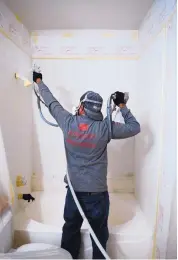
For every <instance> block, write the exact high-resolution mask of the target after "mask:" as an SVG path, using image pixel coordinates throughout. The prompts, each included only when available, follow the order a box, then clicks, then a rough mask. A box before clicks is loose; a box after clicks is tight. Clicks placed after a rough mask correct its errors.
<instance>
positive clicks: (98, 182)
mask: <svg viewBox="0 0 178 260" xmlns="http://www.w3.org/2000/svg"><path fill="white" fill-rule="evenodd" d="M38 87H39V92H40V95H41V96H42V98H43V100H44V101H45V103H46V105H47V106H48V108H49V111H50V113H51V115H52V116H53V117H54V118H55V120H56V122H57V123H58V125H59V127H60V128H61V130H62V132H63V136H64V144H65V152H66V158H67V169H68V173H69V177H70V180H71V183H72V186H73V188H74V190H75V191H79V192H103V191H107V167H108V158H107V144H108V143H109V142H110V138H109V126H108V120H107V117H106V118H105V119H104V120H102V121H95V120H92V119H91V118H89V117H87V116H86V115H82V116H79V115H76V116H75V115H72V114H71V113H70V112H68V111H66V110H65V109H64V108H63V107H62V106H61V104H60V103H59V102H58V101H57V100H56V99H55V98H54V96H53V95H52V93H51V92H50V90H49V89H48V87H47V86H46V85H45V84H44V83H43V82H41V83H40V84H38ZM121 113H122V116H123V118H124V120H125V124H122V123H116V122H112V129H113V139H124V138H129V137H132V136H135V135H136V134H138V133H139V132H140V125H139V123H138V122H137V120H136V119H135V117H134V116H133V115H132V113H131V112H130V110H129V109H128V108H127V107H124V108H122V109H121ZM59 156H60V155H59Z"/></svg>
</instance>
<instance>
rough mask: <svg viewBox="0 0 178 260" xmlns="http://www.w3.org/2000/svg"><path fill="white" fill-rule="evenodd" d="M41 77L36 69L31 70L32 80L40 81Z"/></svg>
mask: <svg viewBox="0 0 178 260" xmlns="http://www.w3.org/2000/svg"><path fill="white" fill-rule="evenodd" d="M42 78H43V76H42V74H41V73H38V72H36V71H33V81H34V82H35V83H37V84H38V83H40V82H41V80H42Z"/></svg>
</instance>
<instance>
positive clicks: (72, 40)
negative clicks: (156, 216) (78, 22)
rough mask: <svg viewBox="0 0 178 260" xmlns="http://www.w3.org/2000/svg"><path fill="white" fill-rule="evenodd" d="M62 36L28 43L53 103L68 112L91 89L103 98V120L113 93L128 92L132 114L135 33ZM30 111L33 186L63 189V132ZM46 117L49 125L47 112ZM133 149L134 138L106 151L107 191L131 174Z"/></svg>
mask: <svg viewBox="0 0 178 260" xmlns="http://www.w3.org/2000/svg"><path fill="white" fill-rule="evenodd" d="M35 33H36V34H37V35H36V36H35ZM66 34H67V32H63V31H38V32H33V38H32V40H33V41H32V43H33V57H34V62H35V63H37V65H39V66H40V68H41V70H42V72H43V75H44V82H45V83H46V84H47V85H48V86H49V88H50V89H51V91H52V92H53V94H54V95H55V96H56V98H58V99H59V100H60V102H61V103H62V104H63V106H64V107H65V108H66V109H68V110H69V111H72V106H74V105H75V106H76V105H78V103H79V98H80V96H81V95H82V94H83V93H84V92H86V91H87V90H94V91H96V92H99V93H100V94H101V95H102V97H103V98H104V106H103V114H104V115H106V102H107V99H108V97H109V95H110V94H111V93H113V92H114V91H116V90H120V91H129V92H130V97H131V98H130V101H129V103H128V106H129V107H130V108H131V109H132V108H133V113H134V99H135V87H136V78H137V60H136V59H137V45H138V41H137V32H135V31H124V32H120V31H110V32H105V31H72V32H70V34H72V36H71V37H66ZM106 35H107V36H108V35H109V37H107V36H106ZM94 49H96V50H98V51H94ZM67 50H68V52H67ZM33 109H34V118H35V124H36V133H34V136H35V146H34V155H35V156H34V172H35V174H36V177H35V179H36V180H38V181H34V182H36V183H37V182H38V183H39V182H40V183H41V182H42V188H44V187H45V189H46V188H47V187H46V186H50V185H53V184H52V183H53V181H54V183H56V184H57V185H62V186H64V184H63V177H64V174H65V168H66V163H65V154H64V147H63V137H62V132H61V131H60V130H59V129H55V128H52V127H50V126H48V125H46V124H45V123H44V122H43V121H42V120H41V119H40V116H39V113H38V110H37V106H36V103H35V102H34V104H33ZM45 116H46V117H47V118H48V119H50V120H52V118H51V117H50V116H49V113H48V111H46V113H45ZM133 146H134V138H132V139H128V140H123V141H113V142H112V143H111V144H110V145H109V147H108V152H109V169H108V172H109V173H108V178H109V186H110V187H111V186H112V189H113V190H114V191H116V190H118V189H119V188H120V186H121V185H120V183H121V182H122V178H123V177H126V176H127V177H130V176H131V175H133ZM131 181H132V180H131ZM40 183H39V186H40ZM124 183H125V182H122V184H123V185H125V184H124ZM128 185H132V186H133V184H132V183H131V182H130V183H129V184H128V183H127V184H126V187H122V189H124V188H125V189H127V188H128ZM36 188H38V187H36Z"/></svg>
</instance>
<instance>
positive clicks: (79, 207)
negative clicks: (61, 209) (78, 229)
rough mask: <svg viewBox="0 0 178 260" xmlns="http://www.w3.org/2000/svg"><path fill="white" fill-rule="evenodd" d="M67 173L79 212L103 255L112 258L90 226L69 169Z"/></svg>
mask: <svg viewBox="0 0 178 260" xmlns="http://www.w3.org/2000/svg"><path fill="white" fill-rule="evenodd" d="M66 175H67V181H68V184H69V188H70V191H71V193H72V197H73V199H74V201H75V203H76V206H77V208H78V210H79V212H80V214H81V216H82V218H83V220H84V221H86V224H87V227H88V230H89V232H90V234H91V236H92V238H93V240H94V241H95V243H96V245H97V247H98V248H99V250H100V251H101V253H102V254H103V256H104V257H105V258H106V259H111V258H110V257H109V256H108V254H107V253H106V251H105V250H104V248H103V247H102V245H101V243H100V242H99V240H98V238H97V237H96V235H95V232H94V231H93V229H92V227H91V226H90V223H89V222H88V219H87V218H86V216H85V213H84V212H83V209H82V207H81V206H80V203H79V201H78V199H77V196H76V194H75V191H74V189H73V187H72V184H71V181H70V178H69V175H68V171H66Z"/></svg>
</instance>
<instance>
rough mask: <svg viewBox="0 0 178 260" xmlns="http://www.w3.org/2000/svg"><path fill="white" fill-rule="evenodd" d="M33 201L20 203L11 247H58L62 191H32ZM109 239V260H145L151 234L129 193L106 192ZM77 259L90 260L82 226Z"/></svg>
mask: <svg viewBox="0 0 178 260" xmlns="http://www.w3.org/2000/svg"><path fill="white" fill-rule="evenodd" d="M32 196H34V197H35V201H34V202H31V203H22V205H21V210H20V211H19V212H18V213H17V215H16V216H15V221H14V229H15V236H14V237H15V247H18V246H21V245H22V244H25V243H30V242H31V243H39V242H40V243H48V244H54V245H60V242H61V235H62V226H63V224H64V220H63V209H64V201H65V196H64V193H63V192H49V191H47V192H33V193H32ZM109 231H110V238H109V241H108V249H107V252H108V254H109V255H110V257H111V258H114V259H119V258H127V259H129V258H132V259H133V258H137V259H138V258H148V257H149V252H150V246H151V240H152V239H151V232H150V230H149V229H148V227H147V224H146V221H145V219H144V216H143V214H142V212H141V210H140V208H139V205H138V204H137V202H136V200H135V198H134V196H133V194H119V193H110V215H109ZM81 233H82V245H81V255H80V257H81V258H85V259H86V258H90V259H91V258H92V246H91V240H90V236H89V232H88V230H87V226H86V223H85V222H84V223H83V225H82V230H81Z"/></svg>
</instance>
